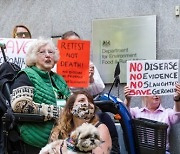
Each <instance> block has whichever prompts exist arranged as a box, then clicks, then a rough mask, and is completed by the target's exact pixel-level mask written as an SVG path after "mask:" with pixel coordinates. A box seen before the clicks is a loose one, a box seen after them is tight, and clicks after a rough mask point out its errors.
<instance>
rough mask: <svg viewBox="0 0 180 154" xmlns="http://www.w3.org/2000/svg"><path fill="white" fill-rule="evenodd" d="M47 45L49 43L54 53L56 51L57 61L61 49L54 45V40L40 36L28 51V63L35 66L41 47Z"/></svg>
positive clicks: (55, 59)
mask: <svg viewBox="0 0 180 154" xmlns="http://www.w3.org/2000/svg"><path fill="white" fill-rule="evenodd" d="M46 45H49V46H50V47H51V49H52V51H54V53H55V54H54V61H55V63H57V61H58V60H59V50H58V49H57V47H56V46H55V45H54V43H53V42H52V40H50V39H43V38H40V39H38V40H35V41H33V42H32V44H31V45H30V47H29V49H28V51H27V53H26V65H27V66H35V65H36V62H37V53H38V51H39V50H40V48H41V47H43V46H46Z"/></svg>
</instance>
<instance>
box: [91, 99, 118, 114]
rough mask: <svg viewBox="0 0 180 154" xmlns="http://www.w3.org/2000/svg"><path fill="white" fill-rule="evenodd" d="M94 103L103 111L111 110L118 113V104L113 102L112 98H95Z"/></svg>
mask: <svg viewBox="0 0 180 154" xmlns="http://www.w3.org/2000/svg"><path fill="white" fill-rule="evenodd" d="M94 103H95V105H96V106H97V107H99V108H100V109H101V111H102V112H111V113H113V114H117V113H118V105H117V104H115V103H113V102H112V101H111V100H103V101H99V100H95V101H94Z"/></svg>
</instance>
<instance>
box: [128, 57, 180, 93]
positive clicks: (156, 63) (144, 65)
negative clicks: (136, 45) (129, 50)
mask: <svg viewBox="0 0 180 154" xmlns="http://www.w3.org/2000/svg"><path fill="white" fill-rule="evenodd" d="M178 66H179V60H141V61H127V85H128V86H129V88H130V89H131V92H130V95H132V96H133V95H136V96H147V95H171V94H173V93H174V88H175V84H176V83H177V82H178Z"/></svg>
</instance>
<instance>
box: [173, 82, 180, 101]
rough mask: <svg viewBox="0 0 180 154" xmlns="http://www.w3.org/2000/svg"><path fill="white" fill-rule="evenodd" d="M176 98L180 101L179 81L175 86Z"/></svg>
mask: <svg viewBox="0 0 180 154" xmlns="http://www.w3.org/2000/svg"><path fill="white" fill-rule="evenodd" d="M174 100H175V101H180V84H179V83H177V84H176V86H175V94H174Z"/></svg>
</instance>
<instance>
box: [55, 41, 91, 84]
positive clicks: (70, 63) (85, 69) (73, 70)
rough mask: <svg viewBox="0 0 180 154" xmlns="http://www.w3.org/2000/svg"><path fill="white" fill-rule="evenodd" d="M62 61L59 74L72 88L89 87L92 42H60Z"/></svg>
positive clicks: (59, 63) (59, 62)
mask: <svg viewBox="0 0 180 154" xmlns="http://www.w3.org/2000/svg"><path fill="white" fill-rule="evenodd" d="M58 49H59V51H60V60H59V61H58V63H57V73H58V74H60V75H62V76H63V77H64V79H65V80H66V82H67V84H68V86H70V87H87V86H88V84H89V58H90V41H82V40H58Z"/></svg>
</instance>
